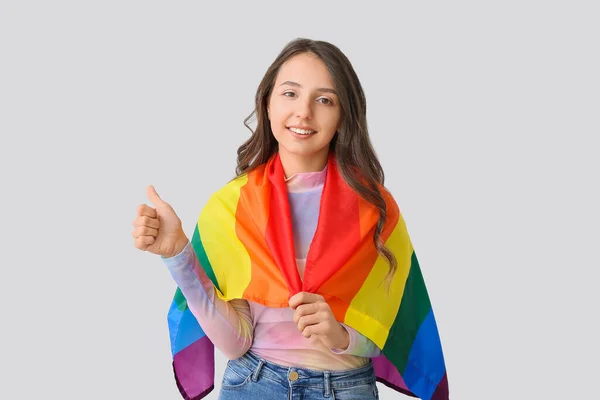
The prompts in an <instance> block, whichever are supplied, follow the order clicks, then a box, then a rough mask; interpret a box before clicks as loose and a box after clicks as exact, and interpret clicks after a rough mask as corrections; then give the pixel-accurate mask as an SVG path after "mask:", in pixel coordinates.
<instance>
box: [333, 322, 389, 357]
mask: <svg viewBox="0 0 600 400" xmlns="http://www.w3.org/2000/svg"><path fill="white" fill-rule="evenodd" d="M342 326H343V327H344V328H346V330H347V331H348V334H349V335H350V344H348V348H347V349H346V350H339V349H331V351H332V352H334V353H335V354H349V355H353V356H359V357H377V356H378V355H380V354H381V349H380V348H379V347H377V345H376V344H375V343H373V341H372V340H371V339H369V338H368V337H366V336H364V335H362V334H360V333H359V332H358V331H357V330H356V329H353V328H351V327H349V326H348V325H346V324H342Z"/></svg>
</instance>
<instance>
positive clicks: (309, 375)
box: [232, 351, 376, 394]
mask: <svg viewBox="0 0 600 400" xmlns="http://www.w3.org/2000/svg"><path fill="white" fill-rule="evenodd" d="M232 363H234V364H239V365H242V366H244V367H245V368H246V369H248V370H249V371H252V377H251V378H252V380H253V381H256V380H258V379H259V377H260V378H266V379H270V380H272V381H276V382H279V383H282V384H285V385H286V386H288V385H290V386H304V387H315V388H317V387H319V388H324V390H325V393H326V394H328V393H329V392H330V391H331V390H332V389H335V388H344V387H352V386H357V385H364V384H368V383H373V382H375V380H376V377H375V370H374V368H373V363H372V361H369V364H367V365H365V366H364V367H360V368H354V369H350V370H345V371H317V370H312V369H306V368H296V367H286V366H283V365H279V364H275V363H272V362H270V361H267V360H265V359H263V358H261V357H258V356H257V355H256V354H254V353H252V352H251V351H248V352H246V354H244V355H243V356H242V357H240V358H238V359H237V360H233V361H232Z"/></svg>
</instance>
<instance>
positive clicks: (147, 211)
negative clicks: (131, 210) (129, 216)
mask: <svg viewBox="0 0 600 400" xmlns="http://www.w3.org/2000/svg"><path fill="white" fill-rule="evenodd" d="M137 215H138V217H141V216H146V217H150V218H156V216H157V214H156V210H155V209H154V208H152V207H150V206H147V205H146V204H142V205H141V206H139V207H138V212H137Z"/></svg>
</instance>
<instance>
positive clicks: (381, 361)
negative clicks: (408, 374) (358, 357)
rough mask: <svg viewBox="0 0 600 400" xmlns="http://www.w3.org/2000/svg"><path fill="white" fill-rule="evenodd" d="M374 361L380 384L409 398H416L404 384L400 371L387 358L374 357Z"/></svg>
mask: <svg viewBox="0 0 600 400" xmlns="http://www.w3.org/2000/svg"><path fill="white" fill-rule="evenodd" d="M372 360H373V367H374V368H375V375H376V376H377V380H378V381H379V382H381V383H383V384H384V385H386V386H388V387H390V388H392V389H394V390H397V391H399V392H401V393H404V394H406V395H408V396H413V397H416V396H415V395H414V394H413V393H411V392H410V390H408V388H407V387H406V383H404V379H402V375H400V373H399V372H398V369H397V368H396V367H395V366H394V364H392V362H391V361H390V360H388V359H387V357H386V356H384V355H381V356H378V357H373V358H372Z"/></svg>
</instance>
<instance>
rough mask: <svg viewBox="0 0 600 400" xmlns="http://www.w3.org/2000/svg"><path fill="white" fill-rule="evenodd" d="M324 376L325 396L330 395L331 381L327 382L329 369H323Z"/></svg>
mask: <svg viewBox="0 0 600 400" xmlns="http://www.w3.org/2000/svg"><path fill="white" fill-rule="evenodd" d="M323 375H324V378H325V397H330V396H331V383H330V382H329V375H330V373H329V371H325V372H324V373H323Z"/></svg>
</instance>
